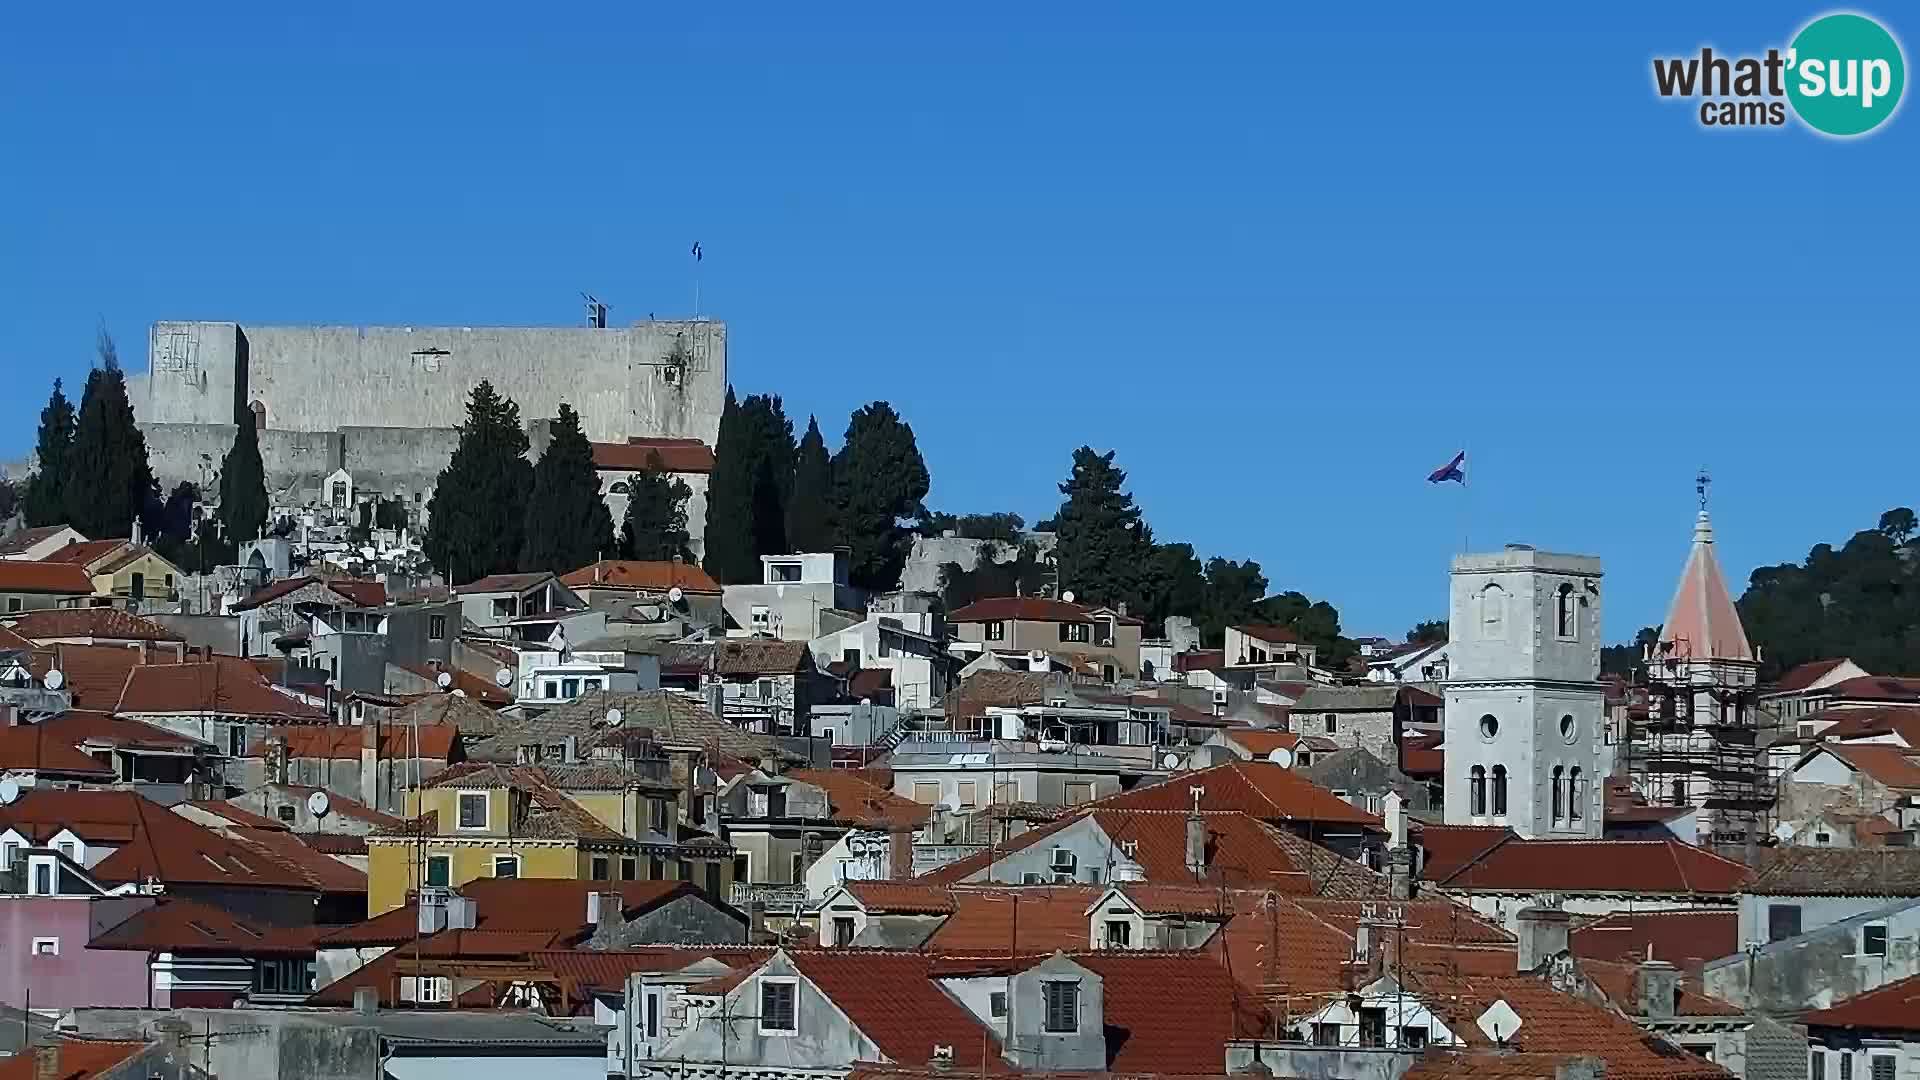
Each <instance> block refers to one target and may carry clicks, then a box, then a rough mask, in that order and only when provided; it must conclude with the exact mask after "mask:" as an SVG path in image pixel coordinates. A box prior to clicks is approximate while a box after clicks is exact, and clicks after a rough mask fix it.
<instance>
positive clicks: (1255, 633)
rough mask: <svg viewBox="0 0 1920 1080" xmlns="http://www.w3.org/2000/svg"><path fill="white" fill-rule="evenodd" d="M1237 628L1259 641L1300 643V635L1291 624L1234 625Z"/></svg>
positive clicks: (1283, 643) (1286, 643)
mask: <svg viewBox="0 0 1920 1080" xmlns="http://www.w3.org/2000/svg"><path fill="white" fill-rule="evenodd" d="M1234 629H1235V630H1238V631H1240V632H1241V633H1243V634H1245V635H1247V636H1248V637H1250V638H1253V639H1255V640H1257V641H1270V642H1274V643H1276V644H1280V645H1298V644H1299V643H1300V635H1299V634H1297V633H1295V632H1294V630H1293V628H1292V627H1290V626H1275V625H1273V624H1271V623H1247V624H1245V625H1242V626H1236V627H1234Z"/></svg>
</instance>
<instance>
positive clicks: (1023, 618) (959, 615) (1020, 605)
mask: <svg viewBox="0 0 1920 1080" xmlns="http://www.w3.org/2000/svg"><path fill="white" fill-rule="evenodd" d="M1097 610H1100V609H1096V608H1091V607H1086V606H1084V605H1081V604H1069V603H1067V602H1066V601H1064V600H1050V599H1048V598H1046V597H1044V596H990V597H987V598H986V599H984V600H975V601H974V602H973V603H971V604H968V605H967V606H966V607H963V608H961V609H959V610H958V611H955V612H952V613H950V614H948V616H947V621H948V622H956V623H963V622H1007V621H1015V622H1092V621H1093V616H1094V613H1095V611H1097ZM1108 614H1111V615H1112V616H1113V621H1114V622H1115V623H1117V624H1119V625H1121V626H1140V625H1143V624H1142V623H1141V621H1140V620H1139V619H1136V618H1133V617H1132V616H1129V615H1121V614H1119V613H1117V612H1109V613H1108Z"/></svg>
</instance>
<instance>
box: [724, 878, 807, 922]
mask: <svg viewBox="0 0 1920 1080" xmlns="http://www.w3.org/2000/svg"><path fill="white" fill-rule="evenodd" d="M730 898H731V900H732V902H733V906H734V907H737V908H745V907H749V906H751V905H753V904H756V903H757V904H759V905H760V908H761V910H763V911H766V912H768V913H769V914H787V915H797V914H799V913H800V912H801V911H804V910H805V909H806V906H807V890H806V888H805V887H804V886H800V885H755V884H753V883H751V882H746V881H736V882H734V883H733V890H732V892H731V894H730Z"/></svg>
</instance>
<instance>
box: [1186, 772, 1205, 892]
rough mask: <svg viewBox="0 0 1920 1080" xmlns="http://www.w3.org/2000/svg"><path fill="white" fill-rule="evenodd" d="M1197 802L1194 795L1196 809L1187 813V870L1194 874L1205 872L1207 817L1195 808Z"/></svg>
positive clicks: (1197, 799) (1196, 797)
mask: <svg viewBox="0 0 1920 1080" xmlns="http://www.w3.org/2000/svg"><path fill="white" fill-rule="evenodd" d="M1193 790H1195V791H1200V790H1201V789H1200V788H1194V789H1193ZM1199 802H1200V799H1199V797H1198V796H1195V798H1194V804H1195V806H1196V809H1195V810H1194V811H1193V812H1192V813H1189V814H1188V815H1187V872H1188V873H1190V874H1194V875H1200V874H1204V873H1206V872H1207V819H1206V818H1204V817H1202V816H1201V815H1200V811H1199V809H1197V807H1198V805H1199Z"/></svg>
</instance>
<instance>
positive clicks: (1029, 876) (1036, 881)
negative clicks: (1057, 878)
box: [1020, 873, 1047, 885]
mask: <svg viewBox="0 0 1920 1080" xmlns="http://www.w3.org/2000/svg"><path fill="white" fill-rule="evenodd" d="M1046 880H1047V879H1046V878H1045V877H1042V876H1041V875H1039V874H1035V873H1025V874H1021V875H1020V884H1022V885H1040V884H1043V883H1044V882H1045V881H1046Z"/></svg>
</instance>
